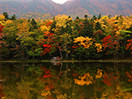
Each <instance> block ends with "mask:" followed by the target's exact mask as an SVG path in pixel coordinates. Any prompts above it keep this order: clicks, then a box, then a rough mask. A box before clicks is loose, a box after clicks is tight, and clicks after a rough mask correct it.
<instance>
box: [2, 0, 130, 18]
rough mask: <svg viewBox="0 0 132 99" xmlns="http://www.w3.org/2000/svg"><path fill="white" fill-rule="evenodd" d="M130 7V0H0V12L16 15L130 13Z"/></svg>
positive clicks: (81, 15)
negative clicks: (62, 1)
mask: <svg viewBox="0 0 132 99" xmlns="http://www.w3.org/2000/svg"><path fill="white" fill-rule="evenodd" d="M131 9H132V0H68V1H67V2H66V3H64V4H62V5H60V4H56V3H54V2H53V1H52V0H0V14H2V13H3V12H8V13H9V14H16V15H17V16H21V15H23V14H24V15H25V14H26V13H30V14H31V13H46V14H48V15H49V14H50V15H52V16H55V15H57V14H67V15H70V16H72V17H74V18H75V17H76V16H79V17H83V16H84V15H85V14H87V15H89V16H92V15H98V14H99V13H101V14H102V15H132V10H131ZM34 15H35V14H34Z"/></svg>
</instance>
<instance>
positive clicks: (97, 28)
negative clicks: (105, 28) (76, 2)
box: [95, 22, 102, 30]
mask: <svg viewBox="0 0 132 99" xmlns="http://www.w3.org/2000/svg"><path fill="white" fill-rule="evenodd" d="M95 29H96V30H102V27H101V24H100V23H99V22H97V23H96V24H95Z"/></svg>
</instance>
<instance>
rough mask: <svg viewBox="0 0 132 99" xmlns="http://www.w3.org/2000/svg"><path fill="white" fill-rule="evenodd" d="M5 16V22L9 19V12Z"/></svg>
mask: <svg viewBox="0 0 132 99" xmlns="http://www.w3.org/2000/svg"><path fill="white" fill-rule="evenodd" d="M3 16H4V17H5V21H6V20H8V19H9V15H8V13H7V12H3Z"/></svg>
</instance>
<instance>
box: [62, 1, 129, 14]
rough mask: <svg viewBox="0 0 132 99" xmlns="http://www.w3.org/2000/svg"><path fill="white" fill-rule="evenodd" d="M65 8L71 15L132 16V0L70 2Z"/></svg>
mask: <svg viewBox="0 0 132 99" xmlns="http://www.w3.org/2000/svg"><path fill="white" fill-rule="evenodd" d="M63 6H64V8H65V9H66V10H67V13H68V14H70V15H75V14H77V15H79V16H81V15H84V14H85V13H87V14H88V15H89V16H91V15H98V14H99V13H101V14H103V15H132V10H131V9H132V0H69V1H67V2H66V3H65V4H63Z"/></svg>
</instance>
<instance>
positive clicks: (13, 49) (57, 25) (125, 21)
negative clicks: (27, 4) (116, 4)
mask: <svg viewBox="0 0 132 99" xmlns="http://www.w3.org/2000/svg"><path fill="white" fill-rule="evenodd" d="M84 17H85V18H82V19H80V18H79V17H77V18H76V19H75V20H73V19H72V18H71V17H68V16H66V15H57V16H55V17H54V18H53V19H49V20H36V19H32V20H29V19H16V16H15V15H13V16H12V17H11V18H9V16H8V13H6V12H4V13H3V15H0V48H1V49H0V56H1V59H32V58H33V59H50V58H51V57H54V56H56V57H60V58H61V59H81V60H82V59H101V58H102V59H105V58H114V57H116V58H118V57H120V58H125V57H126V56H127V57H131V56H132V31H131V30H132V16H127V17H123V16H115V17H109V16H102V17H101V14H100V15H99V16H98V17H96V16H93V17H92V18H89V17H88V15H85V16H84Z"/></svg>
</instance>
